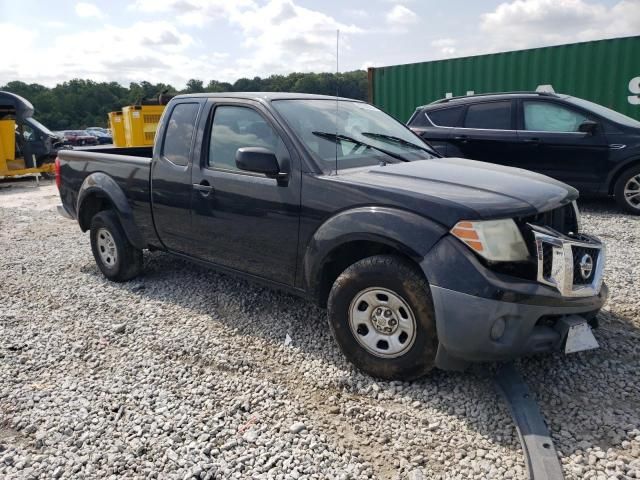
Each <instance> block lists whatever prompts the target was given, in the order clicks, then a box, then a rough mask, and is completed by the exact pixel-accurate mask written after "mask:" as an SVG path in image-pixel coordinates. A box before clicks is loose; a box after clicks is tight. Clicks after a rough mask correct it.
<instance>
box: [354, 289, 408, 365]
mask: <svg viewBox="0 0 640 480" xmlns="http://www.w3.org/2000/svg"><path fill="white" fill-rule="evenodd" d="M349 328H351V333H352V334H353V336H354V337H355V339H356V340H357V341H358V343H359V344H360V345H362V346H363V347H364V348H365V350H367V351H368V352H369V353H371V354H373V355H375V356H376V357H383V358H395V357H399V356H401V355H404V354H405V353H407V352H408V351H409V349H410V348H411V347H412V346H413V343H414V341H415V339H416V320H415V316H414V315H413V311H412V310H411V308H410V307H409V305H408V304H407V302H406V301H405V300H404V299H403V298H402V297H401V296H399V295H398V294H397V293H395V292H392V291H391V290H387V289H386V288H381V287H373V288H367V289H366V290H362V291H361V292H359V293H358V294H357V295H356V296H355V297H354V298H353V300H352V301H351V305H350V306H349Z"/></svg>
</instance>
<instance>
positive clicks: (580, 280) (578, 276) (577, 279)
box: [572, 246, 600, 285]
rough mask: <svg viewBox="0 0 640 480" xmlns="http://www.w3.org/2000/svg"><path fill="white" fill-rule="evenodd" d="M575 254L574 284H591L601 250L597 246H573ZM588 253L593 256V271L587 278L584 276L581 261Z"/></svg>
mask: <svg viewBox="0 0 640 480" xmlns="http://www.w3.org/2000/svg"><path fill="white" fill-rule="evenodd" d="M572 254H573V284H574V285H589V284H590V283H591V282H592V281H593V277H594V275H595V273H596V264H597V263H598V256H599V254H600V251H599V250H598V249H596V248H586V247H576V246H574V247H573V248H572ZM585 255H588V256H589V257H591V272H590V273H589V276H588V277H587V278H584V277H583V276H582V273H581V267H580V262H581V261H582V259H583V258H584V257H585Z"/></svg>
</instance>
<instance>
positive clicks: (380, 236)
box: [303, 207, 447, 292]
mask: <svg viewBox="0 0 640 480" xmlns="http://www.w3.org/2000/svg"><path fill="white" fill-rule="evenodd" d="M446 233H447V230H446V228H444V227H443V226H441V225H440V224H438V223H435V222H433V221H432V220H429V219H427V218H424V217H421V216H420V215H417V214H415V213H412V212H408V211H405V210H400V209H397V208H389V207H359V208H355V209H351V210H345V211H343V212H340V213H338V214H336V215H334V216H333V217H331V218H329V219H328V220H326V221H325V222H324V223H323V224H322V225H321V226H320V227H319V228H318V229H317V230H316V232H315V233H314V235H313V237H312V238H311V240H310V241H309V243H308V245H307V249H306V251H305V254H304V260H303V282H304V286H305V289H306V290H307V291H308V292H314V291H315V290H316V287H317V284H318V281H319V276H320V272H321V271H322V267H323V266H324V263H325V261H326V259H327V258H328V257H329V254H330V253H331V252H332V251H333V250H334V249H336V248H337V247H339V246H341V245H344V244H346V243H349V242H353V241H362V240H365V241H372V242H376V243H381V244H384V245H388V246H389V247H392V248H394V249H396V250H398V251H400V252H402V253H403V254H405V255H406V256H408V257H410V258H412V259H414V260H415V261H416V262H417V263H420V261H421V260H422V259H423V258H424V256H425V255H426V254H427V253H428V252H429V250H430V249H431V247H432V246H433V245H434V244H435V243H436V242H437V241H438V240H439V239H440V238H442V236H443V235H445V234H446Z"/></svg>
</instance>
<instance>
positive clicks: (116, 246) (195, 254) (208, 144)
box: [56, 93, 607, 379]
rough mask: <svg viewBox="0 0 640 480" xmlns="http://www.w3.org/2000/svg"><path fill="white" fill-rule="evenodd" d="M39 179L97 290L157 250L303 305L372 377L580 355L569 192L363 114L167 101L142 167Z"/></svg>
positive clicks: (95, 165)
mask: <svg viewBox="0 0 640 480" xmlns="http://www.w3.org/2000/svg"><path fill="white" fill-rule="evenodd" d="M56 173H57V183H58V188H59V191H60V197H61V199H62V207H61V209H60V210H61V212H62V213H63V214H64V215H66V216H70V217H72V218H75V219H77V221H78V223H79V225H80V228H81V229H82V230H83V231H87V230H89V231H90V238H91V248H92V250H93V254H94V257H95V260H96V262H97V264H98V266H99V268H100V270H101V271H102V272H103V273H104V275H105V276H106V277H108V278H109V279H111V280H114V281H126V280H129V279H131V278H133V277H135V276H136V275H138V274H140V272H141V270H142V263H143V262H142V251H143V250H144V249H149V250H162V251H166V252H169V253H171V254H174V255H178V256H180V257H183V258H185V259H189V260H194V261H196V262H199V263H202V264H204V265H208V266H211V267H214V268H216V269H219V270H222V271H223V272H229V273H234V274H241V275H244V276H246V277H249V278H251V279H254V280H259V281H262V282H266V283H267V284H269V285H271V286H275V287H278V288H281V289H285V290H287V291H290V292H292V293H295V294H298V295H302V296H304V297H307V298H309V299H313V300H315V301H316V302H318V303H319V304H320V305H322V306H326V307H327V308H328V317H329V325H330V327H331V330H332V332H333V335H334V337H335V339H336V341H337V343H338V344H339V345H340V347H341V349H342V351H343V352H344V354H345V355H346V356H347V357H348V358H349V359H350V360H351V361H352V362H353V363H354V364H355V365H356V366H358V367H359V368H361V369H362V370H364V371H365V372H368V373H370V374H372V375H374V376H378V377H382V378H396V379H411V378H415V377H418V376H420V375H422V374H424V373H425V372H427V371H429V370H430V369H431V368H432V367H434V366H436V367H440V368H443V369H462V368H464V367H465V366H466V365H468V363H469V362H474V361H486V360H500V359H508V358H512V357H515V356H520V355H527V354H533V353H538V352H547V351H551V350H556V349H564V350H565V351H566V352H572V351H577V350H584V349H587V348H594V347H595V346H597V342H596V340H595V338H594V336H593V334H592V332H591V328H590V325H591V326H595V314H596V313H597V312H598V310H599V309H600V308H601V307H602V305H603V304H604V302H605V300H606V297H607V288H606V286H604V285H603V283H602V276H603V268H604V263H605V257H604V255H605V253H604V247H603V245H602V244H601V243H600V242H599V241H598V240H597V239H595V238H594V237H591V236H588V235H585V234H583V233H581V232H580V225H579V213H578V210H577V208H576V204H575V199H576V198H577V196H578V194H577V191H576V190H575V189H573V188H571V187H569V186H567V185H565V184H563V183H561V182H558V181H556V180H552V179H550V178H548V177H545V176H542V175H539V174H535V173H531V172H527V171H524V170H520V169H515V168H509V167H502V166H498V165H491V164H487V163H480V162H475V161H472V160H464V159H456V158H446V159H445V158H439V155H438V154H436V153H435V152H434V151H432V150H431V149H430V148H429V146H428V145H426V144H425V143H424V142H423V141H422V140H420V138H419V137H417V136H416V135H415V134H414V133H412V132H411V131H410V130H409V129H407V128H406V127H405V126H404V125H402V124H401V123H399V122H397V121H395V120H394V119H392V118H391V117H389V116H388V115H386V114H384V113H383V112H381V111H380V110H378V109H376V108H375V107H373V106H371V105H369V104H367V103H364V102H359V101H355V100H349V99H344V98H340V99H337V98H332V97H324V96H318V95H301V94H286V93H238V94H235V93H225V94H198V95H181V96H178V97H175V98H174V99H173V100H171V102H170V103H169V105H168V106H167V108H166V110H165V113H164V114H163V116H162V119H161V121H160V125H159V128H158V131H157V135H156V142H155V146H154V147H153V150H151V149H150V148H129V149H126V148H125V149H117V148H113V149H99V148H98V149H92V150H89V151H87V150H85V151H73V150H69V151H61V152H60V153H59V155H58V159H57V161H56ZM239 294H241V292H239Z"/></svg>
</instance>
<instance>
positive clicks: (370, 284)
mask: <svg viewBox="0 0 640 480" xmlns="http://www.w3.org/2000/svg"><path fill="white" fill-rule="evenodd" d="M374 287H375V288H381V289H385V290H388V291H390V292H392V293H394V294H395V295H397V296H399V297H401V299H402V300H403V301H404V302H405V303H406V304H407V305H408V306H409V308H410V309H411V313H412V314H413V318H414V319H415V330H414V336H413V338H414V340H413V344H412V345H411V346H409V345H410V344H407V347H406V348H407V350H406V351H405V352H403V353H402V354H399V356H396V357H391V358H389V357H380V356H379V355H376V354H374V353H372V352H371V351H369V350H367V348H365V347H364V346H363V345H361V343H360V342H359V341H358V340H357V339H356V335H358V334H359V333H360V334H361V332H360V331H359V329H360V327H358V330H357V331H356V332H354V331H353V329H352V327H351V326H350V321H349V319H350V313H349V312H350V309H351V308H352V302H355V301H356V298H361V297H359V295H361V294H362V292H363V291H366V290H368V289H371V288H374ZM365 304H366V302H365ZM354 305H355V304H354ZM355 307H356V308H358V309H360V307H359V306H357V305H355ZM372 308H373V307H372ZM328 314H329V325H330V327H331V331H332V333H333V336H334V338H335V340H336V342H337V343H338V345H339V346H340V348H341V350H342V352H343V353H344V355H345V356H346V357H347V359H348V360H349V361H351V362H352V363H353V364H354V365H355V366H356V367H358V368H359V369H360V370H362V371H363V372H365V373H367V374H369V375H372V376H374V377H379V378H383V379H387V380H412V379H415V378H418V377H420V376H422V375H424V374H425V373H427V372H429V371H430V370H431V369H432V368H433V365H434V361H435V357H436V351H437V347H438V338H437V332H436V323H435V313H434V309H433V301H432V299H431V291H430V289H429V284H428V283H427V282H426V280H425V279H424V277H423V276H422V275H421V274H420V272H419V271H417V269H416V268H415V267H414V266H413V265H412V264H411V263H410V262H408V261H406V260H404V259H402V258H401V257H396V256H392V255H376V256H373V257H369V258H365V259H363V260H360V261H358V262H356V263H354V264H353V265H351V266H350V267H349V268H347V269H346V270H345V271H344V272H342V274H341V275H340V276H339V277H338V278H337V280H336V281H335V283H334V284H333V287H332V289H331V292H330V294H329V300H328ZM396 323H397V322H396ZM376 333H377V332H376ZM361 338H363V337H361Z"/></svg>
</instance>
